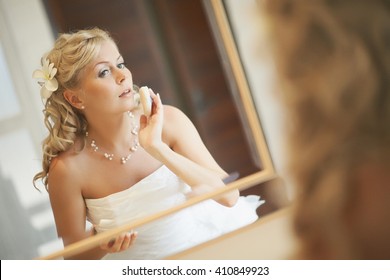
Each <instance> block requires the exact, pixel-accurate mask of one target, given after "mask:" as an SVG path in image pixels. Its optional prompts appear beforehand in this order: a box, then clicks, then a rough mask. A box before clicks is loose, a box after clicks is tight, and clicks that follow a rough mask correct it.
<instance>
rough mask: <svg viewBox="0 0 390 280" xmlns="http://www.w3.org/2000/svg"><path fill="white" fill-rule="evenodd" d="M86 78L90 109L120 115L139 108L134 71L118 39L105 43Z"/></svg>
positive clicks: (86, 102)
mask: <svg viewBox="0 0 390 280" xmlns="http://www.w3.org/2000/svg"><path fill="white" fill-rule="evenodd" d="M82 78H83V79H82V84H81V89H82V92H83V98H84V106H85V110H86V112H87V111H88V113H92V112H96V113H99V114H104V113H108V114H116V113H123V112H126V111H129V110H133V109H134V108H136V107H137V104H136V102H135V101H134V93H135V92H134V90H133V78H132V75H131V72H130V70H129V69H127V68H126V66H125V63H124V60H123V57H122V56H121V55H120V53H119V51H118V48H117V46H116V45H115V43H114V42H112V41H106V42H104V43H103V44H102V45H101V47H100V51H99V53H98V55H97V57H96V58H95V59H94V60H93V61H91V63H90V64H89V65H88V66H87V68H86V71H85V72H84V74H83V77H82Z"/></svg>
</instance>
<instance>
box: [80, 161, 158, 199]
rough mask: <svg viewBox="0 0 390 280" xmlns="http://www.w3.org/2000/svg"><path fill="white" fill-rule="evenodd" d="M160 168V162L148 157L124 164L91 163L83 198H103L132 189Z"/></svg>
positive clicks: (85, 181) (108, 162)
mask: <svg viewBox="0 0 390 280" xmlns="http://www.w3.org/2000/svg"><path fill="white" fill-rule="evenodd" d="M160 166H161V163H160V162H158V161H156V160H154V159H153V158H150V157H148V156H144V157H134V159H133V161H131V162H129V161H128V162H126V163H124V164H122V163H121V162H114V161H110V160H106V159H104V160H101V161H97V162H94V163H91V164H90V165H89V167H88V168H87V169H86V171H85V180H84V182H83V187H82V193H83V197H84V198H90V199H95V198H102V197H106V196H108V195H110V194H113V193H117V192H121V191H123V190H126V189H128V188H131V187H132V186H133V185H135V184H136V183H137V182H139V181H141V180H142V179H143V178H145V177H147V176H149V175H150V174H152V173H153V172H155V171H156V170H157V169H158V168H159V167H160Z"/></svg>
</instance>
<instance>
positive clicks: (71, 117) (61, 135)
mask: <svg viewBox="0 0 390 280" xmlns="http://www.w3.org/2000/svg"><path fill="white" fill-rule="evenodd" d="M107 40H111V41H113V39H112V37H111V36H110V35H109V33H108V32H106V31H104V30H101V29H99V28H92V29H85V30H79V31H77V32H73V33H64V34H60V36H59V37H58V38H57V40H56V41H55V43H54V47H53V49H52V50H51V51H49V52H48V53H47V54H46V55H45V57H46V58H47V59H48V60H49V61H50V63H54V67H55V68H57V73H56V75H55V78H56V79H57V81H58V89H57V90H56V91H55V92H53V94H52V95H51V96H50V97H49V98H48V100H47V101H46V103H45V108H44V110H43V113H44V123H45V126H46V127H47V129H48V130H49V135H48V136H47V137H46V138H45V139H44V141H43V144H42V148H43V159H42V171H41V172H39V173H37V174H36V175H35V176H34V178H33V184H34V187H35V188H37V186H36V181H37V180H40V179H41V180H42V182H43V184H44V185H45V188H46V190H48V175H49V167H50V163H51V160H52V159H53V158H55V157H56V156H57V155H58V154H60V153H61V152H64V151H67V150H69V149H70V147H71V146H72V145H73V144H74V142H75V140H76V138H77V137H78V136H80V135H84V134H85V131H86V127H87V121H86V119H85V117H84V115H83V113H82V112H81V111H80V110H79V109H77V108H75V107H73V106H71V105H70V104H69V102H68V101H67V100H66V99H65V98H64V91H65V90H67V89H76V88H77V87H79V86H80V79H81V77H82V74H83V70H84V68H85V67H86V66H87V65H88V64H89V63H90V62H91V61H92V60H93V59H94V58H95V57H96V55H97V54H98V51H99V48H100V46H101V44H102V43H103V42H105V41H107Z"/></svg>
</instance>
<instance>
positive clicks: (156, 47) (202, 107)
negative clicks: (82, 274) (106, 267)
mask: <svg viewBox="0 0 390 280" xmlns="http://www.w3.org/2000/svg"><path fill="white" fill-rule="evenodd" d="M6 2H10V3H7V5H5V4H3V3H6ZM25 2H26V3H27V2H28V1H27V0H25ZM94 2H95V1H93V0H88V1H81V2H80V1H79V2H77V3H79V4H75V3H70V1H55V0H52V1H51V0H50V1H49V0H46V1H43V3H44V6H45V8H46V12H45V11H44V9H43V7H42V6H40V5H39V4H36V3H35V4H31V2H28V3H30V5H36V6H35V7H34V9H36V10H37V11H39V12H34V11H35V10H34V9H32V8H31V6H28V5H27V6H26V7H25V8H24V11H25V13H24V16H25V18H20V22H21V23H25V24H21V25H19V26H17V25H16V23H15V22H14V16H15V15H16V14H21V17H22V15H23V10H20V7H19V6H18V7H17V5H13V4H12V1H3V2H0V4H1V5H2V6H1V10H2V13H4V17H3V14H2V18H3V19H4V22H1V24H0V26H1V27H2V29H1V31H2V32H3V31H4V33H1V34H2V37H1V42H2V43H3V44H4V46H5V47H4V50H5V52H6V55H7V57H9V59H8V61H7V64H8V66H9V71H10V72H12V76H15V77H16V73H18V70H20V69H17V67H19V66H17V65H18V63H20V62H21V61H23V63H27V62H29V63H30V64H29V65H33V67H32V68H31V67H30V68H31V69H28V71H27V70H26V72H29V74H30V73H31V72H32V70H33V69H34V68H36V65H37V61H38V60H39V57H40V56H41V55H42V53H43V52H44V51H46V50H47V49H48V48H49V47H50V46H51V42H47V41H45V38H47V37H44V36H43V37H42V40H40V38H41V36H42V33H45V32H46V33H45V34H47V32H49V33H50V27H51V28H52V30H51V32H52V33H55V34H56V33H57V32H61V31H68V30H72V29H77V28H84V27H86V26H91V25H97V26H100V27H102V28H106V29H108V30H109V31H110V32H111V33H112V35H113V36H114V38H115V39H116V40H117V43H118V45H119V48H120V49H121V51H122V54H123V55H124V57H125V59H126V60H127V62H128V64H129V67H130V69H131V70H132V72H133V73H134V75H135V80H136V81H139V83H140V85H144V84H145V85H148V86H150V87H151V88H154V89H158V91H159V92H161V94H162V97H163V101H164V103H166V104H172V105H175V106H178V107H180V108H181V109H182V110H183V111H184V112H185V113H186V114H187V115H188V116H189V117H190V118H191V119H192V120H193V122H194V124H195V125H196V126H197V128H198V130H199V131H200V133H201V136H202V138H203V139H204V141H205V144H206V146H207V147H208V148H209V149H210V151H211V153H212V154H213V155H214V156H215V158H216V160H217V161H218V162H219V163H220V164H221V166H222V167H223V168H224V169H225V170H226V171H228V172H234V171H238V172H239V173H240V175H241V177H240V178H239V179H238V180H237V181H236V182H233V183H231V184H229V185H228V186H227V188H226V190H225V191H227V190H231V189H234V188H239V189H241V190H242V192H243V193H245V192H247V193H248V194H249V193H251V192H253V191H254V192H257V191H258V190H260V192H262V191H264V189H266V188H269V187H268V186H265V183H267V182H268V181H270V180H271V179H273V178H275V177H276V173H275V169H274V166H273V162H272V160H271V156H270V153H269V148H268V146H267V144H266V141H265V137H264V134H263V130H262V127H261V124H260V121H259V117H258V112H257V108H256V107H255V105H254V97H253V96H252V95H251V91H250V87H249V85H248V81H247V79H246V75H245V71H244V69H243V65H242V63H241V57H240V55H239V52H238V49H237V46H236V42H235V40H234V36H233V34H232V30H231V29H230V23H229V19H228V15H227V13H226V9H225V5H226V4H227V3H226V2H227V1H219V0H217V1H203V2H201V1H200V0H199V1H181V0H179V1H178V0H166V1H152V0H149V1H120V0H116V1H108V2H107V3H106V4H104V5H108V6H107V7H106V6H104V5H103V4H101V3H100V2H99V3H100V4H99V7H98V6H96V5H95V4H94ZM74 5H80V7H75V6H74ZM181 5H190V6H186V7H183V6H181ZM85 7H88V9H86V8H85ZM90 7H96V9H90ZM17 10H18V11H17ZM16 11H17V12H16ZM76 11H79V16H78V15H77V13H76ZM184 11H189V13H188V14H185V12H184ZM195 11H198V12H199V13H200V14H197V17H196V18H197V19H199V18H201V17H200V16H199V15H203V18H204V20H203V21H201V22H198V21H195V22H193V21H191V20H194V19H191V17H190V15H191V14H194V13H195ZM99 12H100V14H99ZM111 13H113V14H115V20H114V19H113V18H114V17H112V16H107V14H108V15H109V14H111ZM104 15H106V16H104ZM173 15H175V16H173ZM34 16H35V18H33V17H34ZM11 19H12V20H11ZM44 19H50V21H51V23H48V22H47V21H45V20H44ZM42 20H43V22H42ZM26 22H27V24H26ZM37 22H39V24H40V27H41V28H43V27H44V30H42V29H37V28H34V24H37ZM33 23H34V24H33ZM29 24H30V25H31V26H30V27H28V26H27V25H29ZM178 26H180V28H176V27H178ZM210 26H211V27H212V29H210ZM184 27H189V28H192V29H191V31H188V30H185V29H183V28H184ZM7 28H8V29H9V31H5V30H6V29H7ZM18 28H23V29H25V30H28V29H29V28H31V30H30V32H31V33H30V34H34V36H33V37H34V38H31V37H32V35H30V37H29V38H30V40H32V41H33V43H32V48H31V49H32V50H31V52H32V53H28V52H27V53H24V54H22V56H20V53H18V52H17V48H16V49H13V48H12V47H10V46H12V44H16V45H17V44H20V46H23V42H21V41H20V40H19V38H22V37H21V36H22V35H21V34H24V35H25V36H26V32H28V31H24V33H23V32H21V30H19V29H18ZM179 29H183V30H181V31H180V32H177V31H178V30H179ZM36 30H41V34H40V32H37V31H36ZM204 32H205V33H204ZM3 34H5V35H3ZM188 34H189V35H190V36H189V38H188V37H185V36H186V35H187V36H188ZM205 34H206V35H205ZM37 38H38V39H37ZM134 38H136V39H134ZM194 38H198V40H194ZM189 39H191V40H189ZM18 40H19V41H18ZM39 41H40V42H41V43H42V42H43V43H42V44H41V45H39V47H35V48H34V46H37V45H38V44H39ZM10 42H13V43H10ZM206 43H207V44H208V45H202V44H206ZM189 54H192V55H189ZM26 57H28V58H26ZM26 61H27V62H26ZM23 63H21V64H22V65H23ZM209 63H211V64H209ZM199 64H200V66H199ZM20 67H23V66H20ZM27 68H28V67H27ZM205 71H207V72H205ZM202 74H203V75H202ZM210 77H212V78H211V79H210ZM24 78H25V79H26V80H28V81H29V80H31V77H30V76H29V75H28V74H27V75H25V76H24ZM32 83H33V82H31V84H27V85H26V89H24V88H21V87H22V86H20V85H18V87H19V88H16V89H15V92H17V95H18V97H19V100H20V101H21V104H22V106H21V108H22V111H23V110H24V109H25V108H28V107H30V106H27V104H30V103H29V102H28V101H27V100H28V98H27V97H25V96H23V94H21V92H32V93H36V92H37V87H36V85H35V84H34V85H33V84H32ZM14 84H15V85H16V84H18V83H16V82H15V78H14ZM36 95H38V94H36ZM38 98H39V97H34V99H33V103H32V104H33V107H34V106H35V109H36V110H35V111H34V109H31V108H30V109H29V110H30V112H29V113H30V115H33V116H34V118H35V120H36V123H38V122H40V121H41V117H40V116H39V117H37V114H39V113H40V110H41V109H40V107H41V104H40V100H38ZM30 99H31V97H30ZM31 111H33V112H31ZM37 112H38V113H37ZM26 116H27V117H26ZM20 118H22V119H23V118H25V119H30V120H29V121H27V122H26V126H25V127H24V126H23V125H22V124H20V123H21V121H20V120H18V119H20ZM9 120H10V119H9V118H8V119H7V122H8V121H9ZM12 121H14V122H15V123H17V124H18V125H19V126H21V127H23V128H24V130H23V129H22V130H23V131H24V132H25V134H27V136H26V135H22V136H18V137H19V138H20V139H27V138H28V137H29V136H28V134H30V135H32V136H31V137H30V138H32V140H31V141H32V143H31V146H32V147H33V148H32V150H35V152H36V154H37V155H39V151H40V147H39V146H40V144H39V143H40V141H41V139H42V138H43V136H42V135H45V134H46V133H45V132H43V131H42V128H37V124H36V123H34V121H32V120H31V118H29V117H28V115H27V114H25V113H21V117H17V118H16V120H14V119H12ZM224 121H228V123H226V122H224ZM0 126H1V128H2V132H6V131H7V130H6V129H4V130H3V127H8V124H6V122H5V121H3V120H2V122H1V123H0ZM215 127H218V129H215ZM231 127H234V128H233V130H232V128H231ZM229 129H230V130H229ZM35 131H38V132H39V133H37V132H35ZM215 131H218V133H215ZM223 131H228V133H222V132H223ZM221 137H222V138H221ZM19 138H18V139H19ZM226 139H228V140H229V141H227V140H226ZM12 142H13V140H9V143H12ZM13 143H15V142H13ZM231 143H234V145H232V144H231ZM20 145H22V146H26V145H25V144H23V143H20ZM226 150H228V151H229V152H230V153H226ZM233 151H234V153H233ZM30 154H31V153H30ZM32 154H33V155H31V157H32V158H34V160H35V159H36V158H39V156H37V155H34V152H33V153H32ZM241 154H243V155H245V156H246V157H244V158H243V159H241V161H240V160H237V158H236V156H237V155H241ZM4 158H5V157H4ZM37 162H39V161H36V162H34V165H35V166H36V164H37ZM243 163H244V164H243ZM7 165H8V166H10V165H9V162H8V163H5V160H4V161H3V154H2V165H1V167H2V169H4V166H7ZM12 166H15V169H16V168H17V167H16V166H17V163H15V164H14V165H12ZM9 168H11V167H9ZM38 168H39V167H38ZM35 171H36V170H34V172H35ZM6 177H7V176H4V178H5V179H4V180H3V181H4V182H5V183H4V184H3V183H2V186H3V185H6V182H8V181H7V180H6ZM31 177H32V176H31ZM31 177H30V178H31ZM30 178H27V179H26V181H27V182H30V181H31V180H30ZM7 184H8V183H7ZM8 185H12V184H8ZM23 185H24V188H26V186H29V187H30V186H31V184H28V183H26V182H24V184H23ZM254 186H257V187H258V188H256V189H253V187H254ZM259 186H260V187H259ZM31 188H32V186H31ZM9 189H12V187H10V188H8V190H9ZM3 193H5V192H4V191H2V197H3ZM20 193H23V191H20ZM218 194H220V192H213V193H210V194H206V195H204V196H200V197H196V198H193V199H191V200H189V201H187V202H186V203H184V204H182V205H179V206H178V207H175V208H173V209H167V210H166V211H163V212H161V213H158V214H156V215H153V216H150V217H146V218H145V219H143V220H142V221H139V222H138V223H135V224H132V225H126V226H124V227H121V228H118V229H115V230H112V231H108V232H105V233H104V234H99V235H96V236H94V237H91V238H89V239H87V240H83V241H81V242H78V243H75V244H72V245H70V246H68V247H67V248H65V249H64V250H60V251H57V252H55V253H53V254H45V252H46V253H48V252H49V251H50V249H42V248H41V249H42V250H41V251H36V254H37V255H35V256H34V255H33V256H31V253H27V254H21V255H20V256H18V255H16V256H15V258H35V257H38V256H39V255H40V256H42V255H44V256H45V257H44V258H57V257H59V256H62V255H65V254H73V253H74V252H77V251H80V250H85V249H87V248H90V247H91V246H92V247H93V246H96V245H97V244H98V243H99V242H100V241H101V240H103V239H105V238H107V237H109V236H112V235H115V234H116V233H117V232H121V231H123V230H127V229H130V228H133V227H137V226H139V225H142V224H144V223H147V222H150V221H153V220H155V219H158V218H160V217H163V216H165V215H169V214H170V213H173V212H175V211H179V210H181V209H183V208H186V207H188V206H190V205H193V204H195V203H198V202H200V201H202V200H205V199H208V198H211V197H213V196H215V195H218ZM261 196H262V197H264V196H266V193H261ZM8 197H9V196H8ZM41 197H42V196H41ZM45 198H47V196H45ZM19 199H20V198H19ZM40 199H41V200H42V198H40ZM265 199H267V198H265ZM15 200H16V201H17V200H18V198H15ZM267 204H268V206H269V205H270V204H271V203H266V205H264V206H265V207H267ZM43 205H44V206H43ZM13 207H14V208H15V207H16V208H17V209H19V208H21V209H23V208H24V209H32V208H31V207H33V209H34V211H36V212H37V213H38V214H36V215H35V216H34V217H36V216H37V217H36V220H37V221H38V220H39V219H38V218H39V216H42V215H46V216H50V214H49V213H50V208H48V204H47V200H46V204H44V203H43V202H42V203H36V204H34V206H23V207H22V206H21V205H20V206H13ZM39 207H45V210H44V211H41V212H40V211H39V209H38V210H35V208H39ZM264 209H267V208H264V207H263V206H262V207H260V211H261V212H260V214H261V215H265V214H266V213H267V212H262V211H263V210H264ZM4 211H5V213H11V212H10V211H9V209H5V210H4ZM4 211H3V213H4ZM269 211H272V207H271V209H269V210H268V212H269ZM21 212H26V210H23V211H21ZM21 215H24V217H25V218H26V220H27V224H29V223H30V222H29V221H28V220H31V217H30V216H28V215H27V214H25V213H23V214H21ZM15 218H16V219H18V217H15ZM4 219H5V217H2V224H4V223H3V221H4ZM47 220H48V219H46V221H47ZM10 223H12V222H10ZM39 223H40V222H39V221H38V222H36V224H38V227H39V226H40V227H41V231H40V232H43V233H42V236H46V237H47V236H50V237H53V236H55V229H54V228H53V224H51V225H49V226H48V225H45V224H43V225H42V224H39ZM3 228H4V227H3ZM53 230H54V231H53ZM1 231H2V233H4V229H2V230H1ZM26 231H28V232H31V231H32V230H30V229H27V230H26ZM33 231H35V232H37V230H36V225H35V226H34V229H33ZM9 235H10V234H8V235H7V236H9ZM38 236H39V234H38ZM40 238H41V237H40ZM20 239H21V240H23V239H24V237H21V238H20ZM39 242H43V240H42V238H41V239H40V241H39ZM53 242H54V243H55V240H54V241H53ZM10 243H16V241H15V240H13V241H11V242H10ZM36 243H37V242H35V243H33V244H36ZM46 245H47V246H48V247H50V242H46V243H45V246H46ZM57 245H58V244H57ZM4 246H5V245H4ZM33 246H34V245H33ZM9 258H10V257H7V256H4V257H3V256H2V259H9Z"/></svg>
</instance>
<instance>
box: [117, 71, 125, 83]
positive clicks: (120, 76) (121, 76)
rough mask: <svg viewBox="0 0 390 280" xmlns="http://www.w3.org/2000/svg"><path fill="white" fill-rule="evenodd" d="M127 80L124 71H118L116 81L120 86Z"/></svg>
mask: <svg viewBox="0 0 390 280" xmlns="http://www.w3.org/2000/svg"><path fill="white" fill-rule="evenodd" d="M124 80H126V74H125V72H124V71H123V70H121V69H118V70H117V74H116V81H117V83H118V84H121V83H123V81H124Z"/></svg>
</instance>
